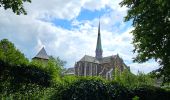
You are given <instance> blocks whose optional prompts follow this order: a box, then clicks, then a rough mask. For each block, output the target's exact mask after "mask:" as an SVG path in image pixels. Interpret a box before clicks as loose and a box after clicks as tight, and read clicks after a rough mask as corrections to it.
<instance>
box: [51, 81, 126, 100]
mask: <svg viewBox="0 0 170 100" xmlns="http://www.w3.org/2000/svg"><path fill="white" fill-rule="evenodd" d="M127 94H128V90H127V89H126V88H125V87H123V86H121V85H119V84H118V83H109V82H106V81H104V80H102V79H99V78H78V79H77V81H75V82H73V83H71V84H70V85H68V86H66V87H65V88H63V90H61V91H60V92H57V93H55V94H54V95H53V96H52V97H51V99H54V98H55V99H56V98H58V99H61V100H114V99H116V100H128V98H129V97H128V95H127Z"/></svg>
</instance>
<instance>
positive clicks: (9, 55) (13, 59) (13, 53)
mask: <svg viewBox="0 0 170 100" xmlns="http://www.w3.org/2000/svg"><path fill="white" fill-rule="evenodd" d="M0 60H2V61H4V62H5V63H8V64H10V65H22V64H28V62H29V61H28V59H27V58H25V56H24V54H23V53H21V52H20V51H19V50H18V49H16V47H15V46H14V44H13V43H11V42H10V41H8V40H7V39H3V40H1V41H0Z"/></svg>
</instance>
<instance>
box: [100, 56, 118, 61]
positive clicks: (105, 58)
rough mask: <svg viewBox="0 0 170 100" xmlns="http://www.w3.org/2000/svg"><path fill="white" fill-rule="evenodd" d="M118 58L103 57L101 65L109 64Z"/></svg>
mask: <svg viewBox="0 0 170 100" xmlns="http://www.w3.org/2000/svg"><path fill="white" fill-rule="evenodd" d="M115 58H116V55H113V56H108V57H103V58H102V60H101V63H109V62H112V61H113V60H114V59H115Z"/></svg>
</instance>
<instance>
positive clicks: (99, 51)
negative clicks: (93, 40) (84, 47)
mask: <svg viewBox="0 0 170 100" xmlns="http://www.w3.org/2000/svg"><path fill="white" fill-rule="evenodd" d="M102 53H103V50H102V44H101V36H100V21H99V26H98V37H97V45H96V58H97V59H100V58H102Z"/></svg>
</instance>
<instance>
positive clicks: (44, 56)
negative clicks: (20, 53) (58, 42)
mask: <svg viewBox="0 0 170 100" xmlns="http://www.w3.org/2000/svg"><path fill="white" fill-rule="evenodd" d="M32 60H39V61H43V62H48V60H49V56H48V55H47V53H46V51H45V49H44V47H43V48H42V49H41V50H40V51H39V52H38V54H37V55H36V56H35V57H34V58H32Z"/></svg>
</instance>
